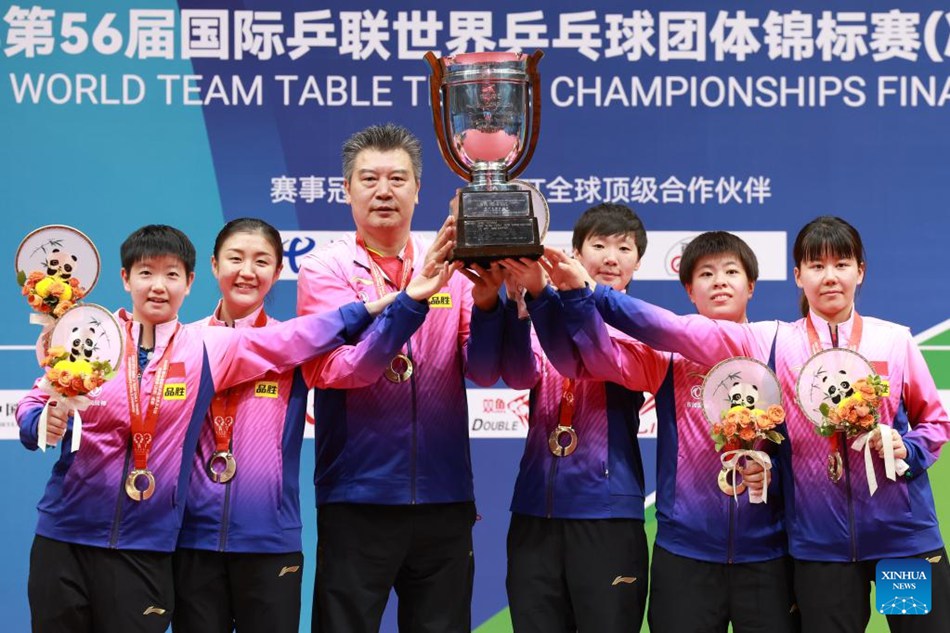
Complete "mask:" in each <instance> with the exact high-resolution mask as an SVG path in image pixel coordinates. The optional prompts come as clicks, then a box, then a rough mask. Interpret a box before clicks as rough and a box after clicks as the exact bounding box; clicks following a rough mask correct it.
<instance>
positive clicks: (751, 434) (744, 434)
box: [739, 426, 755, 442]
mask: <svg viewBox="0 0 950 633" xmlns="http://www.w3.org/2000/svg"><path fill="white" fill-rule="evenodd" d="M739 439H742V440H745V441H746V442H750V441H752V440H754V439H755V429H754V428H753V427H751V426H744V427H742V428H741V429H739Z"/></svg>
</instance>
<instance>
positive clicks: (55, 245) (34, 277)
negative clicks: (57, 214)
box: [16, 224, 99, 358]
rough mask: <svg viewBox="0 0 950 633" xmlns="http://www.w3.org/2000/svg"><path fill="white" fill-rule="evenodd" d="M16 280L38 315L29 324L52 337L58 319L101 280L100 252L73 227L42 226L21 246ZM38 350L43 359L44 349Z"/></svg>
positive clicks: (32, 317)
mask: <svg viewBox="0 0 950 633" xmlns="http://www.w3.org/2000/svg"><path fill="white" fill-rule="evenodd" d="M16 279H17V284H18V285H19V286H20V291H21V293H22V295H23V296H24V297H26V301H27V304H29V306H30V308H32V309H33V310H34V311H35V314H33V315H31V316H30V322H31V323H36V324H38V325H42V326H44V330H43V334H42V335H41V336H45V335H46V334H48V333H49V330H50V328H51V327H52V325H53V323H55V321H56V319H58V318H60V317H61V316H63V314H65V313H66V311H67V310H69V309H70V308H71V307H73V306H74V305H75V304H76V303H77V302H78V301H79V300H80V299H82V298H83V297H85V296H86V295H87V294H89V291H90V290H92V288H93V286H95V285H96V281H97V280H98V279H99V251H97V250H96V247H95V245H94V244H93V243H92V240H90V239H89V237H87V236H86V235H84V234H83V233H82V232H81V231H79V230H77V229H74V228H73V227H71V226H64V225H60V224H53V225H49V226H43V227H40V228H38V229H36V230H35V231H33V232H32V233H30V234H29V235H27V236H26V237H25V238H23V241H22V242H20V246H19V248H18V249H17V254H16ZM42 347H43V349H41V350H39V354H38V358H42V357H43V353H44V352H45V346H42Z"/></svg>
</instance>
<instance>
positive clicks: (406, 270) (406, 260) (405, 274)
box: [356, 233, 413, 299]
mask: <svg viewBox="0 0 950 633" xmlns="http://www.w3.org/2000/svg"><path fill="white" fill-rule="evenodd" d="M356 245H357V246H359V247H360V248H362V249H363V250H364V251H366V256H367V257H368V258H369V272H370V273H371V274H372V275H373V285H374V286H376V298H377V299H382V298H383V296H384V295H385V294H386V280H387V277H386V273H385V272H384V271H383V269H382V268H381V267H380V265H379V264H378V263H376V260H375V259H374V258H373V253H374V252H373V251H371V250H370V249H369V247H368V246H367V245H366V242H365V241H364V240H363V236H362V235H360V234H359V233H357V234H356ZM412 257H413V247H412V238H409V241H408V242H407V243H406V250H405V251H403V258H402V274H401V275H400V276H399V284H398V285H397V284H396V283H395V282H391V283H392V284H393V286H395V287H396V290H398V291H399V292H402V291H403V290H405V289H406V286H408V285H409V277H410V276H411V275H412Z"/></svg>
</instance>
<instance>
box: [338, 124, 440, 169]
mask: <svg viewBox="0 0 950 633" xmlns="http://www.w3.org/2000/svg"><path fill="white" fill-rule="evenodd" d="M366 149H373V150H376V151H378V152H392V151H395V150H397V149H401V150H402V151H404V152H406V154H408V155H409V161H410V162H411V163H412V171H413V178H415V181H416V182H419V180H420V179H421V178H422V143H420V142H419V139H418V138H417V137H416V135H415V134H413V133H412V132H410V131H409V130H408V129H406V128H404V127H403V126H401V125H396V124H395V123H384V124H383V125H371V126H369V127H368V128H364V129H362V130H360V131H359V132H356V133H355V134H353V135H352V136H350V137H349V138H348V139H346V141H344V142H343V152H342V154H343V179H344V180H345V181H347V182H350V178H352V176H353V169H354V167H355V165H356V157H357V156H359V153H360V152H362V151H363V150H366Z"/></svg>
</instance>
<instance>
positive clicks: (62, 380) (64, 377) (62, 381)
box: [56, 371, 73, 387]
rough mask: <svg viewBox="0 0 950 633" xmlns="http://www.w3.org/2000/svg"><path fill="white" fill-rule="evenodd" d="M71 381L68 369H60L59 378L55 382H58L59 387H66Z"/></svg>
mask: <svg viewBox="0 0 950 633" xmlns="http://www.w3.org/2000/svg"><path fill="white" fill-rule="evenodd" d="M72 381H73V377H72V375H71V374H70V373H69V372H68V371H62V372H60V374H59V379H58V380H57V381H56V382H58V383H59V386H60V387H68V386H69V385H70V383H72Z"/></svg>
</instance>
